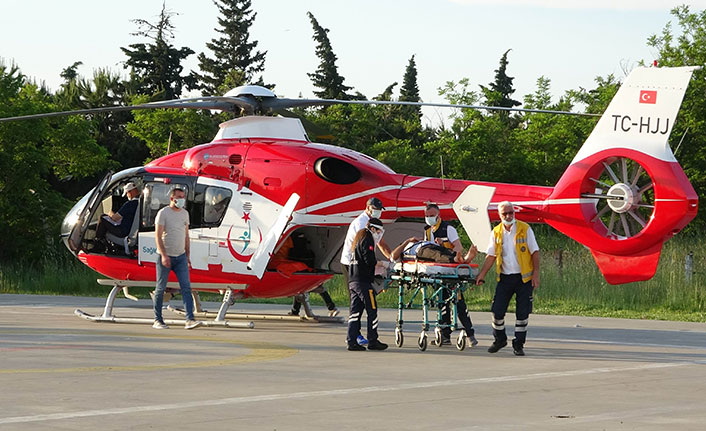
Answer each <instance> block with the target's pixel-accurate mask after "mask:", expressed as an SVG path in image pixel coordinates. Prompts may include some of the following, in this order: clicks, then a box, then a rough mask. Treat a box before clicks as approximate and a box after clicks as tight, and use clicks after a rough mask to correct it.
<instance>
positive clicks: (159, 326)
mask: <svg viewBox="0 0 706 431" xmlns="http://www.w3.org/2000/svg"><path fill="white" fill-rule="evenodd" d="M152 327H153V328H154V329H169V326H167V325H166V324H165V323H164V322H160V321H159V320H155V321H154V323H153V324H152Z"/></svg>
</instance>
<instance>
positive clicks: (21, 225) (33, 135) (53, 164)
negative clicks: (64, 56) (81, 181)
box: [0, 63, 108, 262]
mask: <svg viewBox="0 0 706 431" xmlns="http://www.w3.org/2000/svg"><path fill="white" fill-rule="evenodd" d="M52 110H58V109H57V106H56V105H55V104H54V103H53V101H52V97H51V95H49V94H48V92H47V91H46V90H45V89H42V88H38V87H37V86H36V85H35V84H32V83H29V82H27V80H26V79H25V77H24V76H23V75H22V74H21V73H20V71H19V69H18V68H17V67H16V66H14V65H12V66H9V67H8V66H6V65H4V64H2V63H0V117H10V116H17V115H26V114H33V113H39V112H49V111H52ZM107 159H108V155H107V152H106V151H105V149H103V148H102V147H100V146H99V145H97V144H96V142H95V140H94V139H93V133H92V125H91V123H90V122H89V121H87V120H85V119H83V118H81V117H65V118H52V119H41V120H30V121H19V122H9V123H1V124H0V231H2V232H6V235H3V236H2V237H0V261H8V260H16V259H22V260H24V261H27V262H32V261H37V260H38V259H40V258H41V257H42V256H44V255H46V253H47V250H49V249H51V248H52V245H53V244H54V243H55V239H56V238H57V237H58V231H59V223H60V222H61V220H62V218H63V216H64V214H65V213H66V211H67V210H68V208H69V202H68V201H66V200H65V199H64V198H63V197H62V196H61V194H60V193H59V192H57V191H56V189H55V188H54V187H52V185H51V182H56V181H57V177H64V176H67V175H71V176H75V177H79V178H80V177H83V176H87V175H91V174H92V173H94V172H96V171H97V170H99V169H102V168H104V167H105V166H106V165H107Z"/></svg>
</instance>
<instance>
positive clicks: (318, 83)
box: [307, 12, 352, 100]
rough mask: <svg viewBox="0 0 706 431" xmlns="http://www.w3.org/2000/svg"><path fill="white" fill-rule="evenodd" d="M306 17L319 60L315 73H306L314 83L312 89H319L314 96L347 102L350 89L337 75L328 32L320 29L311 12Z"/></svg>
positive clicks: (334, 55)
mask: <svg viewBox="0 0 706 431" xmlns="http://www.w3.org/2000/svg"><path fill="white" fill-rule="evenodd" d="M307 15H308V16H309V19H310V20H311V25H312V26H313V27H314V37H313V38H314V40H315V41H316V42H317V43H318V45H317V46H316V56H317V57H319V59H320V60H321V63H319V67H318V68H317V69H316V72H314V73H307V75H309V78H311V80H312V82H313V83H314V87H317V88H320V89H321V91H315V92H314V94H315V95H316V96H317V97H321V98H323V99H341V100H348V99H350V98H351V97H350V96H349V95H348V94H347V93H346V92H347V91H348V90H350V89H351V88H352V87H349V86H347V85H344V84H343V81H344V78H343V77H342V76H341V75H339V74H338V67H337V66H336V60H337V59H338V58H337V57H336V54H334V53H333V48H332V47H331V42H330V41H329V39H328V31H329V30H328V29H327V28H323V27H321V26H320V25H319V22H318V21H317V20H316V18H314V15H312V13H311V12H307Z"/></svg>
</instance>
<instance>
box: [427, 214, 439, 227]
mask: <svg viewBox="0 0 706 431" xmlns="http://www.w3.org/2000/svg"><path fill="white" fill-rule="evenodd" d="M424 221H425V222H426V224H428V225H429V226H436V222H437V221H438V219H437V217H436V216H426V217H424Z"/></svg>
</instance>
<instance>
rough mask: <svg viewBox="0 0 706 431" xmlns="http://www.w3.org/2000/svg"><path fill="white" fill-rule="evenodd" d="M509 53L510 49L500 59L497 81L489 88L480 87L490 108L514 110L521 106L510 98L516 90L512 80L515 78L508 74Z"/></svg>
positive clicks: (496, 71)
mask: <svg viewBox="0 0 706 431" xmlns="http://www.w3.org/2000/svg"><path fill="white" fill-rule="evenodd" d="M509 52H510V50H509V49H508V50H507V51H505V53H504V54H503V56H502V57H501V58H500V67H498V68H497V69H495V81H494V82H491V83H490V84H489V87H484V86H482V85H481V86H480V87H481V89H482V90H483V95H484V96H485V100H486V103H487V104H488V105H490V106H501V107H504V108H512V107H515V106H520V105H521V103H520V102H518V101H517V100H514V99H511V98H510V96H511V95H512V93H514V92H515V89H514V88H512V80H513V79H515V78H513V77H510V76H507V73H506V70H507V63H508V61H507V54H508V53H509Z"/></svg>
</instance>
